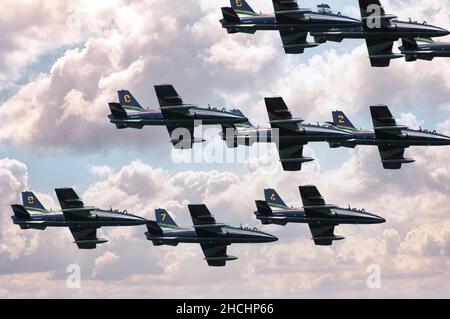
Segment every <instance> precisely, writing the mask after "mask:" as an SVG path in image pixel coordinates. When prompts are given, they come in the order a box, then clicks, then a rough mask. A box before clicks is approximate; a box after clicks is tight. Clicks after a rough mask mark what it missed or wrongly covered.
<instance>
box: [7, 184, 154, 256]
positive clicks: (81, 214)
mask: <svg viewBox="0 0 450 319" xmlns="http://www.w3.org/2000/svg"><path fill="white" fill-rule="evenodd" d="M55 192H56V195H57V196H58V200H59V203H60V205H61V209H62V210H61V211H49V210H47V209H45V207H44V206H43V205H42V204H41V202H40V201H39V199H38V198H37V197H36V196H35V195H34V194H33V193H32V192H23V193H22V202H23V205H12V206H11V207H12V210H13V212H14V216H12V217H11V218H12V220H13V222H14V224H16V225H19V226H20V228H21V229H38V230H45V229H46V228H47V227H68V228H69V229H70V232H71V233H72V235H73V237H74V239H75V242H74V243H75V244H77V246H78V248H80V249H95V248H96V247H97V244H103V243H106V242H108V241H107V240H106V239H102V238H97V229H99V228H101V227H103V226H112V227H116V226H136V225H145V224H146V223H147V220H146V219H144V218H142V217H138V216H134V215H131V214H128V213H127V212H126V211H125V212H119V211H113V210H112V209H111V210H101V209H98V208H95V207H87V206H84V203H83V202H82V200H81V199H80V198H79V197H78V195H77V194H76V193H75V191H74V190H73V189H71V188H61V189H56V190H55Z"/></svg>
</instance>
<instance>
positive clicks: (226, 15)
mask: <svg viewBox="0 0 450 319" xmlns="http://www.w3.org/2000/svg"><path fill="white" fill-rule="evenodd" d="M222 15H223V19H224V20H225V22H228V23H239V22H240V21H241V19H240V18H239V16H238V15H237V13H236V11H234V9H233V8H226V7H225V8H222Z"/></svg>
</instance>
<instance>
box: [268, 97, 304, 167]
mask: <svg viewBox="0 0 450 319" xmlns="http://www.w3.org/2000/svg"><path fill="white" fill-rule="evenodd" d="M265 101H266V108H267V113H268V115H269V120H270V125H271V126H272V129H273V132H274V133H273V134H274V137H275V140H276V139H277V138H278V143H276V145H277V148H278V153H279V155H280V161H281V163H282V165H283V169H284V170H285V171H299V170H301V169H302V164H303V163H306V162H310V161H312V160H313V159H312V158H308V157H303V146H304V145H306V144H307V143H306V142H302V141H301V140H300V139H297V138H296V137H300V136H301V135H302V131H301V130H300V129H299V124H300V123H301V122H302V121H303V120H301V119H294V118H293V117H292V114H291V112H290V111H289V109H288V107H287V105H286V103H285V102H284V100H283V99H282V98H281V97H274V98H266V99H265ZM277 132H278V133H277ZM277 134H278V136H277Z"/></svg>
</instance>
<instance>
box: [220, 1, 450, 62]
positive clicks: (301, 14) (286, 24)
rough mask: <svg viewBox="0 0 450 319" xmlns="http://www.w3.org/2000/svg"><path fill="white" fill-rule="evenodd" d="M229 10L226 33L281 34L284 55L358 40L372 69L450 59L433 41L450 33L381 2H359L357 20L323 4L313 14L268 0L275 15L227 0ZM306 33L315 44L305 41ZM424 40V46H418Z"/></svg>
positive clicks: (445, 47) (449, 49) (449, 46)
mask: <svg viewBox="0 0 450 319" xmlns="http://www.w3.org/2000/svg"><path fill="white" fill-rule="evenodd" d="M230 3H231V7H224V8H222V14H223V19H222V20H221V21H220V22H221V24H222V27H223V28H224V29H226V30H227V32H228V33H230V34H234V33H249V34H254V33H256V31H279V33H280V36H281V41H282V43H283V48H284V51H285V53H286V54H301V53H304V51H305V49H307V48H313V47H317V46H319V45H322V44H325V43H326V42H328V41H331V42H342V41H343V40H344V39H362V40H365V42H366V44H367V49H368V52H369V59H370V63H371V65H372V67H388V66H389V65H390V61H391V60H392V59H398V58H403V57H404V58H405V60H406V61H407V62H412V61H415V60H417V59H421V60H432V59H433V58H435V57H449V56H450V43H440V42H435V41H434V40H432V39H433V38H436V37H443V36H446V35H448V34H450V32H449V31H448V30H446V29H444V28H441V27H437V26H433V25H429V24H427V23H426V22H423V23H420V22H417V21H412V20H411V19H410V20H409V21H401V20H398V17H397V16H396V15H393V14H386V12H385V10H384V8H383V6H382V5H381V2H380V1H379V0H358V4H359V9H360V13H361V15H360V20H359V19H357V18H352V17H347V16H343V15H342V14H341V13H340V12H339V13H337V14H333V11H332V9H331V7H330V6H329V5H327V4H320V5H318V6H317V12H314V11H312V10H311V9H307V8H301V7H299V5H298V3H297V1H296V0H272V3H273V8H274V13H273V14H265V13H256V12H255V11H254V10H253V9H252V7H251V6H250V5H249V4H248V3H247V1H246V0H231V1H230ZM308 34H310V35H311V36H312V37H313V38H314V42H308V41H307V39H308ZM400 39H401V40H402V43H403V45H402V46H401V47H400V48H399V50H400V52H399V53H394V52H393V47H394V42H395V41H398V40H400ZM421 39H426V40H427V41H428V43H427V44H424V45H420V46H418V45H417V40H421Z"/></svg>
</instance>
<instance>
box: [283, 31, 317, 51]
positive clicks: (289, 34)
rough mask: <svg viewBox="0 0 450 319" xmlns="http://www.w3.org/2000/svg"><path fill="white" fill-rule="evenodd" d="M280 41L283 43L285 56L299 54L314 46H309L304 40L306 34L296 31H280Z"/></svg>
mask: <svg viewBox="0 0 450 319" xmlns="http://www.w3.org/2000/svg"><path fill="white" fill-rule="evenodd" d="M280 35H281V41H282V42H283V48H284V52H285V53H286V54H301V53H303V52H305V48H307V47H312V46H315V45H312V44H309V43H308V42H307V41H306V39H307V37H308V33H307V32H302V31H297V30H280Z"/></svg>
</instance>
